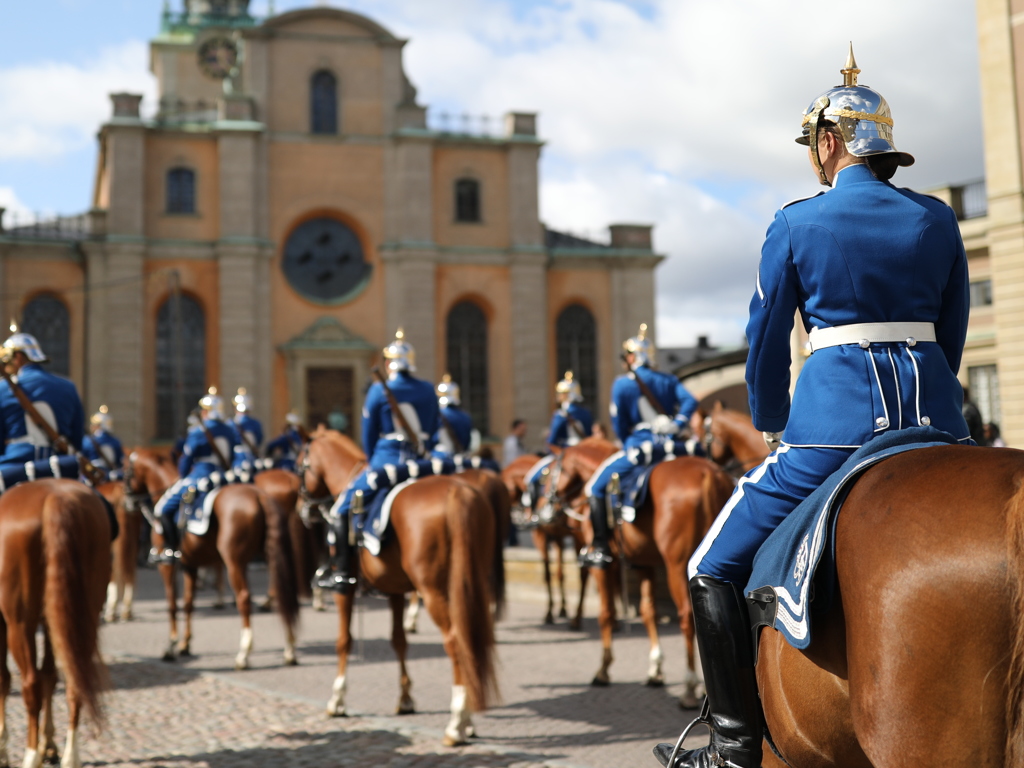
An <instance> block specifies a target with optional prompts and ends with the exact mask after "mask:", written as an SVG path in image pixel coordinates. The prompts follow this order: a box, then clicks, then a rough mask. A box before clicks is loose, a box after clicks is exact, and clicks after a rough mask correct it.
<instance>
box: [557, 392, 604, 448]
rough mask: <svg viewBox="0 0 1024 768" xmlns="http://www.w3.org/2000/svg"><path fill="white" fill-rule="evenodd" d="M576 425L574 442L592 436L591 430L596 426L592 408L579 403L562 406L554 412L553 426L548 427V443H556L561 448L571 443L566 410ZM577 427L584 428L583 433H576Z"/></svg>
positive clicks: (573, 433)
mask: <svg viewBox="0 0 1024 768" xmlns="http://www.w3.org/2000/svg"><path fill="white" fill-rule="evenodd" d="M567 410H568V413H569V415H570V416H572V418H573V420H574V421H575V422H576V425H575V427H574V429H573V431H572V436H573V437H574V438H575V439H574V440H573V441H572V442H573V444H575V443H577V442H579V441H580V440H584V439H586V438H588V437H590V431H591V429H593V427H594V417H593V416H591V415H590V409H589V408H584V407H583V406H582V405H580V404H579V403H569V406H568V408H566V406H564V405H563V406H562V407H561V408H559V409H558V410H556V411H555V412H554V414H552V416H551V426H550V427H549V428H548V445H555V446H558V447H559V448H565V447H566V446H567V445H570V442H569V436H570V432H569V419H568V418H566V411H567ZM577 429H582V430H583V434H582V435H578V434H576V430H577Z"/></svg>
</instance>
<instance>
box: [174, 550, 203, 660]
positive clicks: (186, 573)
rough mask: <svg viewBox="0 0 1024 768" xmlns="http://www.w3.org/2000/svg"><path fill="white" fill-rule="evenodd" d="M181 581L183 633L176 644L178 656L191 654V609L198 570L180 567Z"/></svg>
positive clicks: (194, 597) (194, 596)
mask: <svg viewBox="0 0 1024 768" xmlns="http://www.w3.org/2000/svg"><path fill="white" fill-rule="evenodd" d="M181 570H182V572H183V574H182V576H183V579H182V580H183V583H184V586H185V634H184V636H183V637H182V638H181V643H180V644H179V645H178V655H179V656H191V655H192V611H193V610H194V609H195V605H196V579H197V578H198V577H199V570H198V569H196V568H182V569H181Z"/></svg>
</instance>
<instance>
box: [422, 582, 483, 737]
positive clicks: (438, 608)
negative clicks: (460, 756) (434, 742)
mask: <svg viewBox="0 0 1024 768" xmlns="http://www.w3.org/2000/svg"><path fill="white" fill-rule="evenodd" d="M422 596H423V604H424V606H426V609H427V611H428V612H429V613H430V618H432V619H433V620H434V623H435V624H436V625H437V628H438V629H440V630H441V637H443V638H444V650H445V652H446V653H447V654H448V658H449V659H451V662H452V717H451V720H449V721H448V725H447V727H446V728H445V729H444V740H443V744H444V745H445V746H446V747H455V746H458V745H459V744H465V743H466V740H467V739H468V738H469V737H470V736H474V735H475V730H474V728H473V721H472V719H471V718H470V712H469V705H468V702H467V701H466V686H465V684H464V682H463V679H462V668H461V667H460V666H459V661H458V654H457V652H456V644H455V632H454V631H453V628H452V621H451V614H450V612H449V608H448V600H447V599H446V598H445V596H444V595H442V594H441V593H440V592H436V591H434V590H432V589H428V590H424V591H423V592H422Z"/></svg>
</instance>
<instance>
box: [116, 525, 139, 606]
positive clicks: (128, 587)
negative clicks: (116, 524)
mask: <svg viewBox="0 0 1024 768" xmlns="http://www.w3.org/2000/svg"><path fill="white" fill-rule="evenodd" d="M141 517H142V516H141V515H140V514H139V513H138V512H125V515H124V522H123V523H122V525H121V535H120V536H118V540H119V541H122V542H123V544H122V547H123V549H122V558H123V559H122V561H121V575H122V576H123V578H124V590H123V593H122V596H121V621H131V620H132V605H133V603H134V600H135V576H136V574H137V573H138V558H139V530H140V528H141V527H142V523H141V520H140V518H141Z"/></svg>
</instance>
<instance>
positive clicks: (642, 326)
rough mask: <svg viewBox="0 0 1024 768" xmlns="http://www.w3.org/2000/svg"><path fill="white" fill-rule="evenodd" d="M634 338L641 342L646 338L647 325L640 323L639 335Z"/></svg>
mask: <svg viewBox="0 0 1024 768" xmlns="http://www.w3.org/2000/svg"><path fill="white" fill-rule="evenodd" d="M636 337H637V338H638V339H640V340H641V341H643V340H644V339H646V338H647V323H640V333H638V334H637V335H636Z"/></svg>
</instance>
